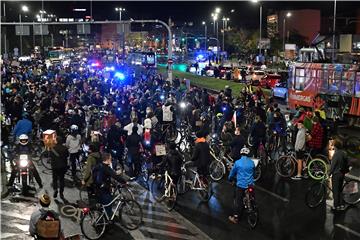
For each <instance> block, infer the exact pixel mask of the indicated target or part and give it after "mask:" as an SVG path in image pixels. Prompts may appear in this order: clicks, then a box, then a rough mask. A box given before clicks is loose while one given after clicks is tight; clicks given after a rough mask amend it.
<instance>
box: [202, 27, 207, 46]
mask: <svg viewBox="0 0 360 240" xmlns="http://www.w3.org/2000/svg"><path fill="white" fill-rule="evenodd" d="M202 25H204V27H205V46H204V48H205V51H207V48H206V45H207V25H206V22H204V21H203V22H202Z"/></svg>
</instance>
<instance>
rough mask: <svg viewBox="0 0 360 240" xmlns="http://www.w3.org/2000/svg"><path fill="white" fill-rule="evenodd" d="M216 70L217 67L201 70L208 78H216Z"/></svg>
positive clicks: (207, 67)
mask: <svg viewBox="0 0 360 240" xmlns="http://www.w3.org/2000/svg"><path fill="white" fill-rule="evenodd" d="M214 70H215V67H213V66H206V67H205V68H203V69H202V70H201V75H202V76H207V77H213V76H214Z"/></svg>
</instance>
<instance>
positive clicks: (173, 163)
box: [161, 150, 183, 176]
mask: <svg viewBox="0 0 360 240" xmlns="http://www.w3.org/2000/svg"><path fill="white" fill-rule="evenodd" d="M182 162H183V160H182V157H181V155H180V153H179V152H178V151H176V150H170V151H169V153H168V154H167V155H166V157H165V158H164V160H163V161H162V163H161V166H164V167H165V168H166V169H167V170H168V171H169V174H170V175H175V176H179V175H181V165H182Z"/></svg>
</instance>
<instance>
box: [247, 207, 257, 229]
mask: <svg viewBox="0 0 360 240" xmlns="http://www.w3.org/2000/svg"><path fill="white" fill-rule="evenodd" d="M258 221H259V210H258V209H257V207H256V206H252V208H251V209H250V210H249V211H248V215H247V222H248V224H249V225H250V227H251V228H252V229H254V228H255V227H256V225H257V223H258Z"/></svg>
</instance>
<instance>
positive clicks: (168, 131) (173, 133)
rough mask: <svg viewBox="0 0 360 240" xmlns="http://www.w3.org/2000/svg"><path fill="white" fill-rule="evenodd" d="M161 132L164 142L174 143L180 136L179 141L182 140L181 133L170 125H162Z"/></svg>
mask: <svg viewBox="0 0 360 240" xmlns="http://www.w3.org/2000/svg"><path fill="white" fill-rule="evenodd" d="M161 130H162V132H163V134H164V135H163V136H164V137H165V139H166V140H168V141H170V142H175V141H176V140H177V139H178V136H179V135H180V138H179V139H182V135H181V132H180V131H179V130H178V129H176V127H175V125H174V124H172V123H165V124H163V125H162V127H161Z"/></svg>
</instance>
